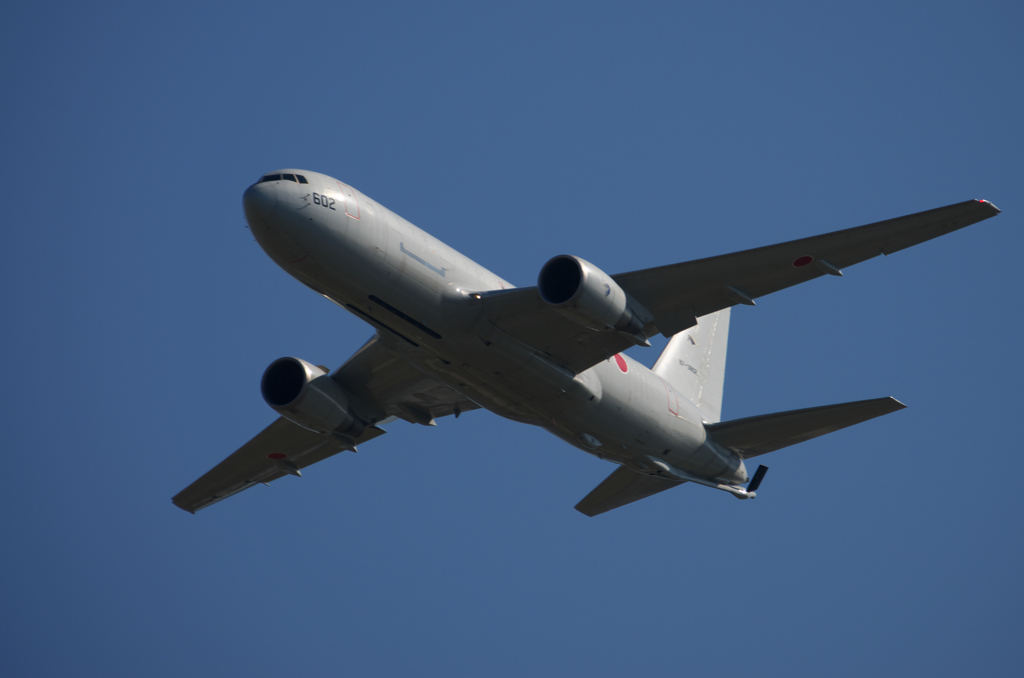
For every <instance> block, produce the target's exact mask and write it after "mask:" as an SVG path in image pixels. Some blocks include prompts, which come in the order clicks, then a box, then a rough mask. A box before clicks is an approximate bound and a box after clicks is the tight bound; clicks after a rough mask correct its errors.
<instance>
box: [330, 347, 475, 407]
mask: <svg viewBox="0 0 1024 678" xmlns="http://www.w3.org/2000/svg"><path fill="white" fill-rule="evenodd" d="M331 376H332V377H333V378H334V379H335V381H337V382H338V383H339V384H341V385H342V386H343V387H344V388H345V390H346V391H348V392H349V393H351V394H352V395H354V396H356V398H357V399H358V400H359V401H360V403H361V404H362V405H363V406H364V407H365V406H370V408H371V409H370V410H369V411H366V412H357V414H360V417H361V418H362V419H363V420H364V421H379V420H380V419H381V418H382V413H383V416H388V417H398V418H400V419H405V420H406V421H409V422H413V423H418V424H429V423H430V422H431V421H433V420H434V419H435V418H437V417H446V416H448V415H449V414H455V415H456V416H458V415H459V414H461V413H462V412H468V411H469V410H476V409H479V408H480V406H479V405H477V404H476V403H474V402H473V401H471V400H467V399H466V398H465V396H462V395H460V394H459V393H456V392H455V391H453V390H451V389H450V388H448V387H447V386H445V385H444V384H442V383H441V382H439V381H437V380H436V379H434V378H433V377H430V376H428V375H427V374H424V373H423V372H420V371H419V370H418V369H416V368H415V367H413V365H412V364H411V363H409V362H408V361H407V360H405V359H404V358H402V356H401V355H400V354H399V353H398V352H397V351H394V350H392V349H390V348H388V347H387V345H386V341H385V338H384V335H381V334H377V335H375V336H374V337H373V338H372V339H370V340H369V341H368V342H366V343H365V344H363V347H362V348H360V349H359V350H358V351H356V353H355V355H353V356H352V357H351V358H349V359H348V361H347V362H346V363H345V364H344V365H342V366H341V367H340V368H338V369H337V371H335V372H334V374H333V375H331Z"/></svg>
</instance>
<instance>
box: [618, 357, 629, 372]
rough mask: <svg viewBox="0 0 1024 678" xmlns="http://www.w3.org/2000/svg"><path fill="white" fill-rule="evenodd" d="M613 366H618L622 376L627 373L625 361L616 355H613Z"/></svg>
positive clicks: (627, 367)
mask: <svg viewBox="0 0 1024 678" xmlns="http://www.w3.org/2000/svg"><path fill="white" fill-rule="evenodd" d="M615 364H616V365H618V366H619V369H620V370H622V373H623V374H625V373H626V372H629V365H627V364H626V359H625V358H623V357H622V356H621V355H619V354H618V353H616V354H615Z"/></svg>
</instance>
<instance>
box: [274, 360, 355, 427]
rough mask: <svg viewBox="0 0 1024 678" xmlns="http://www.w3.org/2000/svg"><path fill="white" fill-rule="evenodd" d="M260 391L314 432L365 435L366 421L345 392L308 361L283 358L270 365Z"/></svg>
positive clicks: (287, 415) (279, 410)
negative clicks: (353, 410)
mask: <svg viewBox="0 0 1024 678" xmlns="http://www.w3.org/2000/svg"><path fill="white" fill-rule="evenodd" d="M260 392H261V393H262V394H263V399H264V400H265V401H266V402H267V404H268V405H270V406H271V407H272V408H273V409H274V410H275V411H276V412H277V413H278V414H280V415H281V416H282V417H284V418H285V419H287V420H289V421H291V422H292V423H295V424H298V425H299V426H301V427H303V428H307V429H309V430H310V431H317V432H318V433H336V434H340V435H344V436H348V437H350V438H355V437H357V436H358V435H359V434H360V433H362V432H363V428H364V425H363V422H362V421H360V420H359V419H358V418H357V417H356V416H355V415H354V414H353V413H352V410H351V408H350V407H349V395H348V394H347V393H346V392H345V389H343V388H342V387H341V386H339V385H338V382H336V381H334V380H333V379H331V377H330V375H328V374H327V373H326V372H325V371H324V370H322V369H320V368H319V367H317V366H316V365H310V364H309V363H307V362H306V361H305V360H300V359H298V358H279V359H278V360H275V361H274V362H272V363H270V367H268V368H267V369H266V371H265V372H264V373H263V379H262V380H261V381H260Z"/></svg>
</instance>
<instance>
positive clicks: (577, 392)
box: [243, 170, 747, 483]
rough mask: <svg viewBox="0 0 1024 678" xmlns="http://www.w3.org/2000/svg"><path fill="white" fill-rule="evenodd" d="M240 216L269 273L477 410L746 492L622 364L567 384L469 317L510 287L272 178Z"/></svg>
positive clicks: (360, 212)
mask: <svg viewBox="0 0 1024 678" xmlns="http://www.w3.org/2000/svg"><path fill="white" fill-rule="evenodd" d="M275 177H277V178H275ZM243 204H244V207H245V214H246V219H247V220H248V222H249V225H250V228H251V230H252V232H253V234H254V235H255V237H256V240H257V242H258V243H259V244H260V246H261V247H262V248H263V249H264V251H266V253H267V254H268V255H269V256H270V257H271V258H272V259H273V260H274V261H275V262H276V263H277V264H278V265H279V266H281V267H282V268H283V269H284V270H285V271H287V272H288V273H289V274H290V275H292V276H293V277H295V278H296V279H298V280H299V281H300V282H302V283H303V284H305V285H306V286H308V287H310V288H311V289H313V290H315V291H316V292H318V293H320V294H322V295H323V296H325V297H327V298H328V299H330V300H331V301H333V302H334V303H336V304H338V305H339V306H341V307H343V308H345V309H347V310H349V311H350V312H352V313H354V314H355V315H356V316H357V317H360V318H362V319H363V320H365V321H367V322H369V323H370V324H371V325H373V326H374V327H375V328H376V329H377V330H378V333H379V335H380V337H381V341H382V342H385V344H386V345H387V346H388V347H389V348H391V349H392V350H394V351H395V352H396V353H398V354H400V355H401V356H403V357H404V358H405V359H406V360H408V361H410V362H411V363H412V364H413V365H415V366H416V367H417V368H418V369H420V370H422V371H423V372H425V373H427V374H429V375H430V376H432V377H433V378H435V379H436V380H437V381H439V382H441V383H443V384H445V385H446V386H448V387H449V388H451V389H453V390H454V391H456V392H458V393H460V394H462V395H464V396H465V397H466V398H467V399H469V400H471V401H473V402H475V403H477V404H478V405H480V406H481V407H483V408H486V409H488V410H490V411H492V412H494V413H496V414H498V415H500V416H503V417H506V418H508V419H512V420H515V421H518V422H522V423H527V424H532V425H535V426H540V427H543V428H544V429H546V430H548V431H549V432H551V433H553V434H554V435H556V436H558V437H559V438H561V439H563V440H565V441H566V442H568V443H569V444H571V445H573V446H575V447H577V448H579V449H581V450H583V451H585V452H588V453H590V454H594V455H596V456H598V457H600V458H602V459H607V460H609V461H612V462H615V463H618V464H622V465H624V466H627V467H629V468H632V469H633V470H636V471H639V472H642V473H657V472H658V465H657V463H656V462H657V461H663V462H664V463H666V464H668V465H670V466H671V467H674V468H678V469H683V470H685V471H686V472H688V473H691V474H694V475H697V476H700V477H702V478H708V479H718V480H722V481H725V482H728V483H740V482H745V481H746V479H747V474H746V469H745V468H744V466H743V462H742V461H741V460H740V459H739V458H737V457H736V456H735V455H733V454H731V453H730V452H728V451H727V450H724V449H723V448H721V447H719V446H718V445H716V444H714V443H713V442H712V441H710V440H709V439H708V438H707V434H706V431H705V429H704V425H703V424H704V421H703V420H704V415H703V414H702V413H701V411H700V410H699V409H698V408H697V407H696V406H695V405H694V404H692V403H690V402H689V401H687V400H685V399H684V398H680V397H677V396H676V395H675V391H674V390H673V389H672V388H670V386H669V385H668V384H667V383H666V382H665V381H664V380H663V379H662V378H661V377H659V376H658V375H656V374H654V373H653V372H651V371H650V370H649V369H647V368H646V367H645V366H643V365H641V364H640V363H638V362H636V361H634V360H632V359H631V358H629V357H628V356H625V355H615V356H612V357H611V358H609V359H608V360H606V361H604V362H601V363H599V364H597V365H595V366H594V367H592V368H591V369H589V370H586V371H584V372H582V373H580V374H572V373H571V372H568V371H567V370H565V369H564V368H561V367H559V366H557V365H555V364H553V363H552V362H550V361H549V360H546V359H545V358H544V356H543V355H542V354H539V353H538V352H537V351H536V350H534V349H532V348H530V347H529V346H526V345H524V344H522V343H520V342H519V341H517V340H515V339H513V338H512V337H510V336H509V335H507V334H506V333H504V332H503V331H502V330H501V329H499V328H498V327H496V326H495V325H494V324H493V323H491V322H490V321H489V320H488V319H487V318H486V317H485V316H484V314H483V313H482V306H481V304H480V301H479V296H478V295H479V293H482V292H487V291H492V290H499V289H510V288H512V287H514V286H513V285H511V284H510V283H509V282H508V281H506V280H504V279H502V278H501V277H500V276H498V275H496V274H494V273H492V272H491V271H489V270H487V269H486V268H484V267H483V266H480V265H479V264H477V263H476V262H474V261H472V260H471V259H469V258H467V257H465V256H463V255H462V254H460V253H459V252H457V251H455V250H454V249H452V248H451V247H449V246H447V245H445V244H444V243H442V242H441V241H439V240H437V239H436V238H434V237H433V236H431V235H430V234H428V233H426V232H424V231H422V230H421V229H419V228H417V227H416V226H414V225H413V224H411V223H409V222H408V221H406V220H405V219H403V218H402V217H400V216H398V215H396V214H395V213H394V212H391V211H390V210H388V209H387V208H385V207H384V206H382V205H380V204H379V203H377V202H375V201H374V200H372V199H370V198H369V197H367V196H365V195H363V194H362V193H360V192H359V191H357V190H355V189H354V188H352V187H350V186H348V185H346V184H344V183H342V182H340V181H337V180H336V179H333V178H331V177H329V176H326V175H323V174H319V173H317V172H310V171H306V170H280V171H278V172H274V173H271V174H268V175H265V176H264V178H263V179H262V180H261V181H260V182H257V183H256V184H253V185H252V186H250V187H249V188H248V189H247V190H246V192H245V195H244V198H243ZM367 423H374V422H367Z"/></svg>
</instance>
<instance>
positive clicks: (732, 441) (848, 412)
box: [704, 398, 906, 459]
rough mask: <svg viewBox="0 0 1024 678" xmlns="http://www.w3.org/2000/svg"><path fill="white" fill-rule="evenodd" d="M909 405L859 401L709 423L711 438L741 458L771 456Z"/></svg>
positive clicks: (890, 399)
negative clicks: (784, 448) (778, 451)
mask: <svg viewBox="0 0 1024 678" xmlns="http://www.w3.org/2000/svg"><path fill="white" fill-rule="evenodd" d="M904 407H906V405H904V404H903V403H901V402H900V401H898V400H896V399H895V398H875V399H874V400H858V401H857V402H853V403H841V404H839V405H825V406H823V407H809V408H807V409H805V410H790V411H789V412H776V413H775V414H762V415H760V416H757V417H747V418H745V419H734V420H732V421H723V422H721V423H717V424H708V425H707V426H705V427H704V428H706V429H707V432H708V435H709V436H711V439H712V440H714V441H715V442H716V443H718V444H719V445H721V446H722V447H725V448H728V449H730V450H732V451H733V452H735V453H736V455H737V456H739V458H740V459H750V458H752V457H757V456H760V455H762V454H768V453H769V452H774V451H775V450H780V449H782V448H783V447H789V446H790V445H796V444H797V443H802V442H804V441H805V440H811V439H812V438H817V437H818V436H823V435H825V434H826V433H832V432H833V431H838V430H840V429H844V428H846V427H848V426H853V425H854V424H860V423H862V422H865V421H868V420H869V419H874V418H875V417H881V416H883V415H886V414H890V413H892V412H896V411H898V410H902V409H903V408H904Z"/></svg>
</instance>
